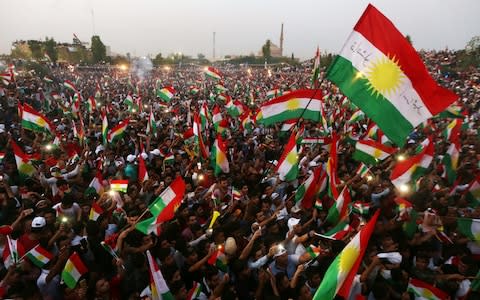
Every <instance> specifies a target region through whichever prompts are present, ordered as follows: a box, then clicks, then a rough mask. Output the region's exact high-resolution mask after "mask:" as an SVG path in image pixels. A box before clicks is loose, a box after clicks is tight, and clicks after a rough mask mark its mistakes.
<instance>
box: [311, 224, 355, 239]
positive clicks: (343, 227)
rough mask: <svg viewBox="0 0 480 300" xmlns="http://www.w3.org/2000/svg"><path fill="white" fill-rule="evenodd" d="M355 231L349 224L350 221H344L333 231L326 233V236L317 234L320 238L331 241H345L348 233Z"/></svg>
mask: <svg viewBox="0 0 480 300" xmlns="http://www.w3.org/2000/svg"><path fill="white" fill-rule="evenodd" d="M352 230H353V227H352V226H350V224H348V221H346V220H343V221H341V222H338V224H337V225H335V226H334V227H333V228H332V229H330V230H329V231H327V232H325V233H324V234H318V233H317V234H316V235H317V236H319V237H322V238H326V239H330V240H341V239H343V238H344V237H345V236H346V235H347V234H348V233H350V232H351V231H352Z"/></svg>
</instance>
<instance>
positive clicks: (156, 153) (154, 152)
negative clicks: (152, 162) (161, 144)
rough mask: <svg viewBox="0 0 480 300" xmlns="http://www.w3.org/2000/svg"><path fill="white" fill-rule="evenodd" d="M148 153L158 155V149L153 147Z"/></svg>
mask: <svg viewBox="0 0 480 300" xmlns="http://www.w3.org/2000/svg"><path fill="white" fill-rule="evenodd" d="M150 153H151V154H153V155H155V156H160V150H158V149H153V151H150Z"/></svg>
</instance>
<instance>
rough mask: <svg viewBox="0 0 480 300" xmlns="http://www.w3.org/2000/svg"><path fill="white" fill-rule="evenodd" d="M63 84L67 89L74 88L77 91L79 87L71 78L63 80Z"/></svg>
mask: <svg viewBox="0 0 480 300" xmlns="http://www.w3.org/2000/svg"><path fill="white" fill-rule="evenodd" d="M63 86H64V87H66V88H67V89H69V90H72V91H74V92H77V87H76V86H75V84H73V82H71V81H70V80H65V81H64V82H63Z"/></svg>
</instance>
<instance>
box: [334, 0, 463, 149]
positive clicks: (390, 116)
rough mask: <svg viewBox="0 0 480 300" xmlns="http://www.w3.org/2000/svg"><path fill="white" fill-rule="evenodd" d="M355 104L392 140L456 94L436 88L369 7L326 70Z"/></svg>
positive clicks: (385, 22) (413, 54)
mask: <svg viewBox="0 0 480 300" xmlns="http://www.w3.org/2000/svg"><path fill="white" fill-rule="evenodd" d="M327 78H328V79H329V80H331V81H332V82H333V83H335V84H336V85H337V86H338V87H339V88H340V90H341V91H342V92H343V94H345V95H346V96H347V97H348V98H349V99H350V100H351V101H352V102H353V103H354V104H355V105H357V106H358V107H359V108H360V109H361V110H362V111H364V112H365V114H366V115H367V116H368V117H370V118H371V119H372V120H373V121H375V123H377V124H378V126H379V127H380V128H381V129H382V130H383V132H384V133H385V135H387V137H388V138H389V139H390V140H392V141H393V142H394V143H395V144H397V145H399V146H403V145H404V144H405V141H406V138H407V136H408V135H409V134H410V133H411V132H412V131H413V129H414V128H415V127H416V126H418V125H419V124H421V123H422V122H424V121H425V120H427V119H429V118H431V117H432V116H434V115H436V114H438V113H440V112H441V111H443V110H445V109H446V108H447V107H448V106H449V105H450V104H452V103H453V102H454V101H455V100H456V99H457V98H458V96H457V95H455V94H453V93H452V92H450V91H448V90H446V89H444V88H442V87H440V86H439V85H438V84H437V83H436V82H435V81H434V80H433V79H432V77H430V75H429V74H428V71H427V69H426V68H425V66H424V64H423V62H422V60H421V58H420V57H419V55H418V54H417V53H416V51H415V49H414V48H413V47H412V45H411V44H410V43H409V42H408V41H407V39H406V38H405V37H404V35H403V34H402V33H400V32H399V31H398V30H397V28H395V26H394V25H393V23H392V22H391V21H390V20H388V19H387V18H386V17H385V16H384V15H383V14H382V13H381V12H380V11H378V10H377V9H376V8H375V7H374V6H372V5H368V7H367V9H366V10H365V12H364V13H363V15H362V16H361V17H360V20H359V21H358V22H357V24H356V25H355V27H354V31H353V32H352V33H351V34H350V36H349V38H348V40H347V41H346V43H345V44H344V46H343V48H342V50H341V52H340V55H338V56H337V57H336V58H335V60H334V62H333V63H332V65H331V66H330V67H329V69H328V71H327Z"/></svg>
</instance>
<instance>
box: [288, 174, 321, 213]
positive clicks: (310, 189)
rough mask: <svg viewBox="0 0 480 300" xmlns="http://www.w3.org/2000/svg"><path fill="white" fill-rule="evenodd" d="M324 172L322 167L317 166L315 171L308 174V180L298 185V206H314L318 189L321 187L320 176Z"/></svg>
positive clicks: (296, 198) (307, 207) (308, 207)
mask: <svg viewBox="0 0 480 300" xmlns="http://www.w3.org/2000/svg"><path fill="white" fill-rule="evenodd" d="M323 172H324V171H323V168H322V167H316V168H315V169H314V170H313V173H312V174H311V175H310V176H308V178H307V180H305V181H304V182H303V183H302V184H301V185H300V186H299V187H298V189H297V191H296V193H295V205H296V206H297V207H300V206H302V207H304V208H306V209H310V208H312V206H313V200H314V199H315V197H316V196H317V193H318V189H319V188H320V186H319V183H320V177H321V174H322V173H323Z"/></svg>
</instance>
